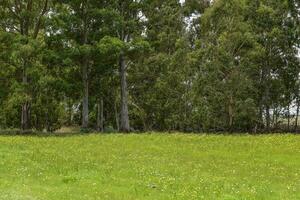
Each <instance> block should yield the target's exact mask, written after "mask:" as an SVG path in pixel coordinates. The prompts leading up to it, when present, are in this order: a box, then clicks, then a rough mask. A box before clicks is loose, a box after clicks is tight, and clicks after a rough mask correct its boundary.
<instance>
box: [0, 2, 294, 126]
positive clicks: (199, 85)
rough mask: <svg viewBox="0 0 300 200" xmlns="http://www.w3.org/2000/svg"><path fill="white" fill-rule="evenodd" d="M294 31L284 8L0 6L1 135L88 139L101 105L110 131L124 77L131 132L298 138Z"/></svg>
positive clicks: (290, 6) (288, 5)
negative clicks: (12, 131) (61, 133)
mask: <svg viewBox="0 0 300 200" xmlns="http://www.w3.org/2000/svg"><path fill="white" fill-rule="evenodd" d="M299 24H300V20H299V3H297V2H296V1H288V0H278V1H270V0H261V1H257V0H255V1H253V0H218V1H206V0H201V1H196V0H186V1H185V2H184V3H180V2H179V1H177V0H165V1H159V0H144V1H134V0H125V1H124V0H122V1H121V0H114V1H101V2H99V1H97V0H88V1H79V0H64V1H57V0H37V1H11V0H3V2H1V4H0V127H1V128H7V127H9V128H19V127H21V128H23V129H24V127H23V126H24V124H22V123H21V122H20V119H21V116H23V117H24V116H25V117H26V118H28V119H27V120H26V121H27V128H28V129H37V130H48V131H54V130H56V129H58V128H59V127H61V126H63V125H68V126H69V125H80V124H81V121H83V119H85V118H86V117H88V118H90V123H89V126H88V127H85V129H88V130H89V129H92V128H95V127H96V124H97V122H98V123H99V116H100V115H98V114H99V112H100V111H99V110H98V109H97V107H98V105H99V102H100V101H103V103H104V108H103V111H101V113H100V114H102V113H103V118H104V119H105V120H104V127H106V128H108V127H111V128H112V129H114V130H118V129H119V117H120V116H123V115H121V112H120V110H121V109H120V104H124V101H122V99H124V98H121V95H122V94H123V93H121V91H120V85H121V81H120V77H126V78H127V80H128V83H127V84H126V85H127V88H125V89H126V91H125V94H126V95H125V96H127V95H128V107H129V116H130V122H131V125H132V128H133V129H134V130H140V131H147V130H160V131H164V130H168V131H171V130H180V131H186V132H196V131H197V132H198V131H245V132H247V131H249V132H251V131H257V130H263V129H265V130H267V131H270V130H271V129H272V128H274V129H276V128H279V127H278V126H277V125H278V124H280V122H281V121H287V126H288V128H287V130H297V127H298V124H297V123H295V122H296V120H297V118H298V115H299V112H300V111H299V110H300V97H299V96H300V95H299V86H300V84H299V82H300V81H299V72H300V68H299V66H300V65H299V47H300V42H299V33H300V31H299V27H300V26H299ZM123 60H124V61H125V62H124V63H123V64H124V65H125V66H124V69H123V70H121V68H120V63H119V62H120V61H123ZM120 75H122V76H120ZM123 84H124V83H123ZM123 97H124V94H123ZM125 104H127V102H125ZM88 108H89V109H88ZM86 109H87V110H86ZM297 111H298V112H297ZM122 113H123V112H122ZM83 115H85V116H86V117H83ZM281 118H283V119H281ZM97 120H98V121H97ZM23 121H24V120H23ZM291 126H294V128H293V129H292V128H291Z"/></svg>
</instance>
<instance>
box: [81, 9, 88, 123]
mask: <svg viewBox="0 0 300 200" xmlns="http://www.w3.org/2000/svg"><path fill="white" fill-rule="evenodd" d="M85 6H86V5H85ZM85 9H86V8H85ZM84 12H86V10H85V11H84ZM86 14H87V13H85V15H86ZM83 24H84V28H83V29H84V30H83V41H82V44H83V45H85V44H87V43H88V25H87V16H85V19H84V21H83ZM88 71H89V63H88V58H87V55H84V57H83V63H82V81H83V82H82V83H83V99H82V128H83V129H87V128H88V126H89V75H88V73H89V72H88Z"/></svg>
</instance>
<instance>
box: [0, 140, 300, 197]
mask: <svg viewBox="0 0 300 200" xmlns="http://www.w3.org/2000/svg"><path fill="white" fill-rule="evenodd" d="M299 155H300V136H295V135H265V136H247V135H243V136H239V135H236V136H223V135H183V134H171V135H170V134H142V135H119V134H116V135H114V134H112V135H97V134H91V135H88V136H86V135H85V136H83V135H70V136H67V135H65V136H49V137H45V136H0V180H1V181H0V199H1V200H31V199H34V200H57V199H59V200H69V199H72V200H82V199H89V200H92V199H95V200H96V199H101V200H104V199H108V200H130V199H143V200H147V199H148V200H153V199H156V200H167V199H170V200H174V199H178V200H179V199H180V200H182V199H187V200H191V199H197V200H198V199H205V200H207V199H212V200H216V199H222V200H224V199H228V200H229V199H230V200H234V199H236V200H240V199H247V200H248V199H249V200H250V199H255V200H256V199H278V200H281V199H300V156H299Z"/></svg>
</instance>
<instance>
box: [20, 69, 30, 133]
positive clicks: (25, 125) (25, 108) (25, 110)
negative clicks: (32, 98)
mask: <svg viewBox="0 0 300 200" xmlns="http://www.w3.org/2000/svg"><path fill="white" fill-rule="evenodd" d="M25 65H26V64H25ZM25 65H24V68H23V75H22V76H23V77H22V83H23V85H24V86H25V87H27V84H28V77H27V73H26V66H25ZM21 129H22V131H27V130H28V129H29V102H28V101H27V100H26V101H25V102H24V103H23V105H22V115H21Z"/></svg>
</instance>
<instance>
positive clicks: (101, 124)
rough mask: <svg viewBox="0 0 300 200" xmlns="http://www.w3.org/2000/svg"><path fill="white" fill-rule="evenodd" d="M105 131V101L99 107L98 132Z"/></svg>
mask: <svg viewBox="0 0 300 200" xmlns="http://www.w3.org/2000/svg"><path fill="white" fill-rule="evenodd" d="M103 130H104V115H103V100H102V99H101V100H100V103H98V105H97V131H98V132H103Z"/></svg>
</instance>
